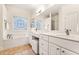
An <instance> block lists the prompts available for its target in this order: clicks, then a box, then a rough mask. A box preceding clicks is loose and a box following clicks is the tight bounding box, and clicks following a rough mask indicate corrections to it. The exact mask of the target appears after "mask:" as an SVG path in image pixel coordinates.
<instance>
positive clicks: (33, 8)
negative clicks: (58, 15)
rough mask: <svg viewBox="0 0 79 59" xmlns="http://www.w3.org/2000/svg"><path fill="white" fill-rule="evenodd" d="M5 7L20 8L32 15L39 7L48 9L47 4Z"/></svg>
mask: <svg viewBox="0 0 79 59" xmlns="http://www.w3.org/2000/svg"><path fill="white" fill-rule="evenodd" d="M7 6H14V7H18V8H22V9H25V10H28V12H31V13H34V12H35V11H36V10H37V9H38V8H40V7H41V6H44V7H45V8H47V7H49V4H7Z"/></svg>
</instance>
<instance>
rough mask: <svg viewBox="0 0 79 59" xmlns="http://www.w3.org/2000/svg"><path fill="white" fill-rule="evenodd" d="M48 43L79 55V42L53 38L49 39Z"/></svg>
mask: <svg viewBox="0 0 79 59" xmlns="http://www.w3.org/2000/svg"><path fill="white" fill-rule="evenodd" d="M49 42H50V43H55V44H57V45H59V46H61V47H63V48H66V49H69V50H71V51H73V52H76V53H78V54H79V42H75V41H71V40H68V39H61V38H55V37H49Z"/></svg>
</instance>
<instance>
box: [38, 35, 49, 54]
mask: <svg viewBox="0 0 79 59" xmlns="http://www.w3.org/2000/svg"><path fill="white" fill-rule="evenodd" d="M39 54H40V55H48V36H45V35H41V37H40V39H39Z"/></svg>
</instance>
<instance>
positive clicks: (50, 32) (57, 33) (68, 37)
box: [33, 31, 79, 41]
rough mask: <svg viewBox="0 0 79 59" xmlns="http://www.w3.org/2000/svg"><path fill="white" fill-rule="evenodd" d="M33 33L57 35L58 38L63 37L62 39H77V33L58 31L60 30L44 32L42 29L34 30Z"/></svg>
mask: <svg viewBox="0 0 79 59" xmlns="http://www.w3.org/2000/svg"><path fill="white" fill-rule="evenodd" d="M33 33H34V34H38V35H41V34H42V35H48V36H53V37H58V38H63V39H67V40H73V41H79V35H75V34H72V35H66V34H64V33H60V32H52V31H49V32H44V31H37V32H36V31H35V32H33Z"/></svg>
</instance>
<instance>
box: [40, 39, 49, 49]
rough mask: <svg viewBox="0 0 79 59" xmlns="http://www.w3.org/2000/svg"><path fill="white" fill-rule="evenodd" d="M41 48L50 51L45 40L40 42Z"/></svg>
mask: <svg viewBox="0 0 79 59" xmlns="http://www.w3.org/2000/svg"><path fill="white" fill-rule="evenodd" d="M41 48H42V49H44V50H46V51H48V42H47V41H44V40H39V49H41Z"/></svg>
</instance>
